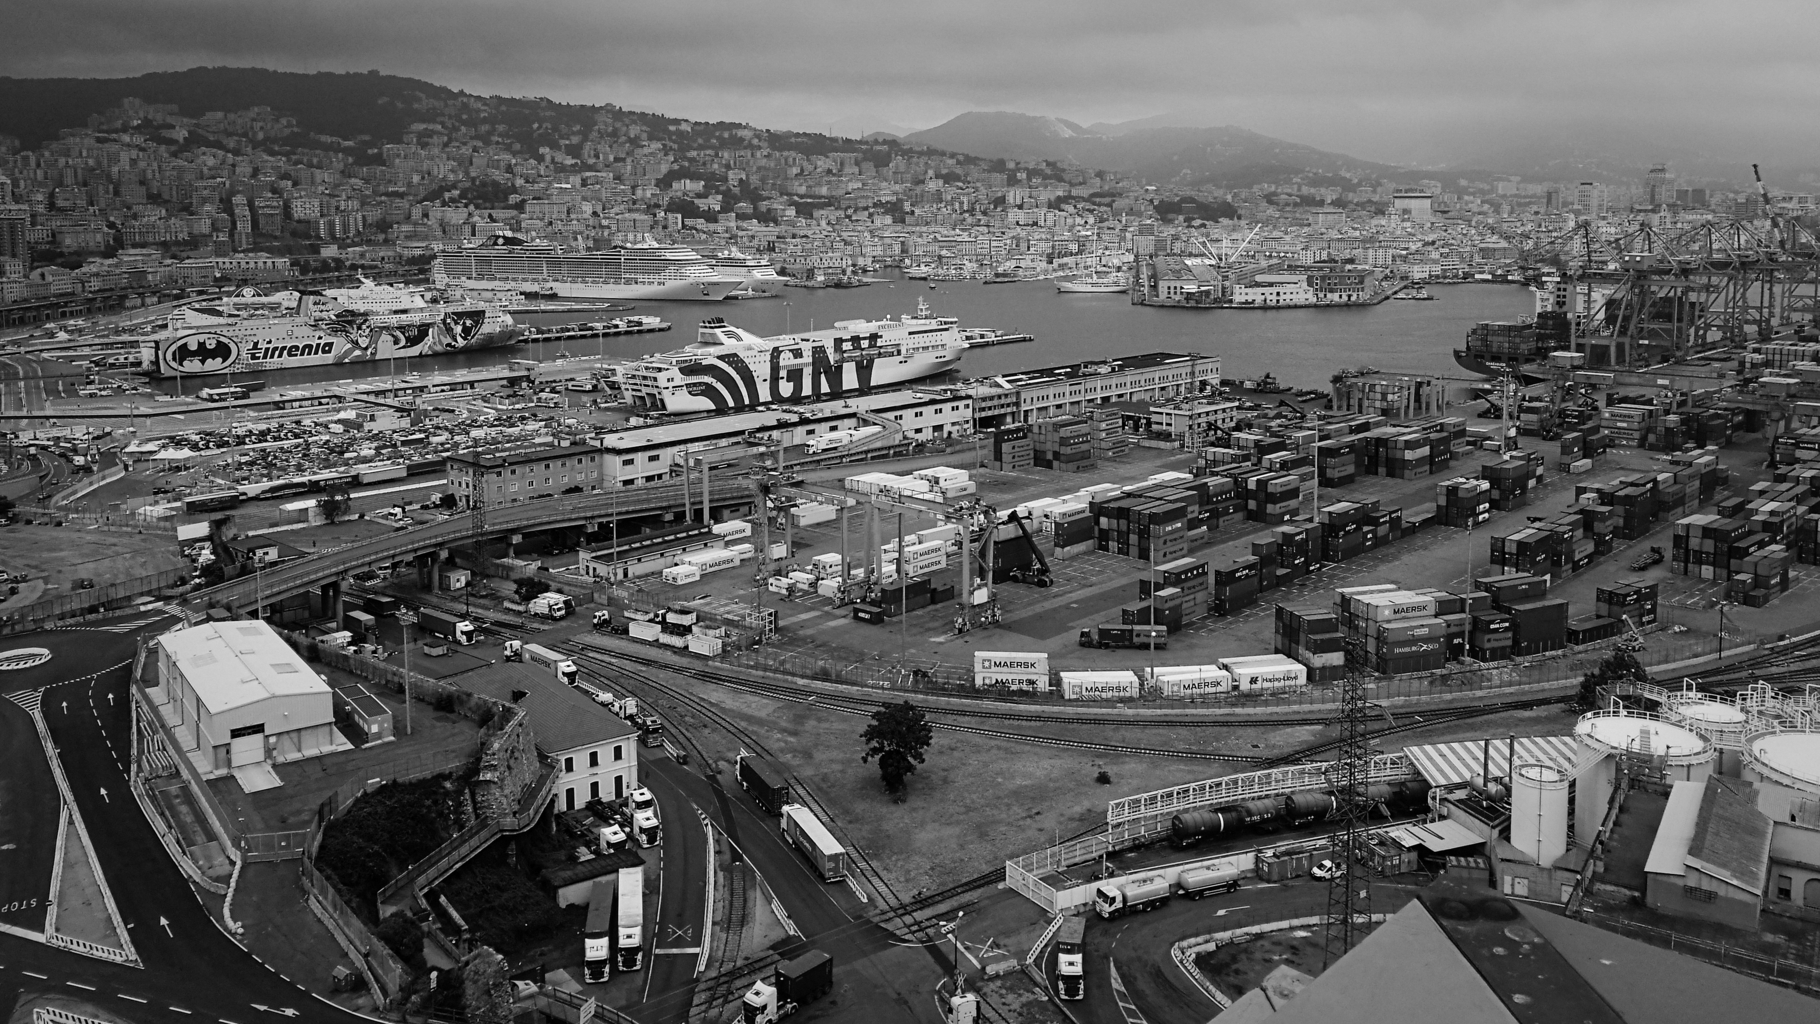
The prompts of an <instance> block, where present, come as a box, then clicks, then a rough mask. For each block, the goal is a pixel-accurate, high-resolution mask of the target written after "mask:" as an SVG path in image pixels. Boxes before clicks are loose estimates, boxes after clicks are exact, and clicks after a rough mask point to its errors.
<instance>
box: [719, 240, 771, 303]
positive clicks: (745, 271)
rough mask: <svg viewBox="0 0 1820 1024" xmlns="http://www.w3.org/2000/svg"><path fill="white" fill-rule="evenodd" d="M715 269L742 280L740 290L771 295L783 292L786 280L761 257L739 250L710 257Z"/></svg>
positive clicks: (768, 261) (724, 251)
mask: <svg viewBox="0 0 1820 1024" xmlns="http://www.w3.org/2000/svg"><path fill="white" fill-rule="evenodd" d="M708 262H709V263H710V264H712V265H713V266H714V269H715V270H716V271H718V272H720V273H721V274H722V275H724V276H726V277H736V278H739V279H740V290H741V291H745V292H753V293H759V294H767V295H768V294H771V293H774V292H779V291H782V290H783V287H784V278H783V275H782V274H779V273H778V272H777V268H776V267H774V266H772V265H771V261H770V260H768V259H765V258H763V257H761V256H748V255H746V254H745V253H743V252H740V251H739V250H738V249H733V248H727V249H722V250H721V251H720V252H717V253H715V254H714V255H712V256H709V257H708Z"/></svg>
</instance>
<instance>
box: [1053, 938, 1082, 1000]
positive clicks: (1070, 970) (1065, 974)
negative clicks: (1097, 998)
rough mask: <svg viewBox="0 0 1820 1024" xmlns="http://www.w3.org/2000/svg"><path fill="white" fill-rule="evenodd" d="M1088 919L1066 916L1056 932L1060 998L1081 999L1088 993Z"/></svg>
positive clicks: (1057, 979) (1056, 970)
mask: <svg viewBox="0 0 1820 1024" xmlns="http://www.w3.org/2000/svg"><path fill="white" fill-rule="evenodd" d="M1086 934H1087V919H1086V918H1084V917H1066V918H1063V919H1062V927H1061V930H1060V931H1058V932H1056V933H1055V994H1056V998H1058V999H1071V1000H1072V999H1080V998H1083V997H1085V996H1086V994H1087V973H1086V952H1085V951H1086Z"/></svg>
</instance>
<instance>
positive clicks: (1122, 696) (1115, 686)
mask: <svg viewBox="0 0 1820 1024" xmlns="http://www.w3.org/2000/svg"><path fill="white" fill-rule="evenodd" d="M1061 682H1062V696H1063V697H1064V698H1066V699H1067V700H1127V699H1131V698H1134V697H1136V696H1137V695H1138V678H1137V673H1136V672H1063V673H1061Z"/></svg>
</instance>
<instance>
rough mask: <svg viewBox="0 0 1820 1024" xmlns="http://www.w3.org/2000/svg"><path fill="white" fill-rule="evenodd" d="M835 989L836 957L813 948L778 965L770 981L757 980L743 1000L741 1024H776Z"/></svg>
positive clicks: (740, 1010)
mask: <svg viewBox="0 0 1820 1024" xmlns="http://www.w3.org/2000/svg"><path fill="white" fill-rule="evenodd" d="M833 988H834V958H833V957H831V956H829V955H828V954H826V953H824V952H822V951H821V950H819V949H812V950H810V951H809V952H807V953H804V954H803V955H802V956H799V957H797V958H796V959H794V960H789V961H785V962H784V963H781V964H778V965H777V968H776V969H775V970H774V971H773V972H772V974H771V980H770V982H769V983H768V984H767V983H766V982H764V981H762V980H761V981H755V982H753V983H752V987H751V988H750V989H747V990H746V996H745V998H744V999H743V1000H741V1001H740V1007H739V1013H740V1018H739V1019H740V1024H775V1022H776V1021H778V1020H780V1019H782V1018H784V1017H788V1016H789V1015H790V1014H793V1013H795V1012H796V1011H797V1010H799V1009H801V1008H802V1007H803V1006H804V1005H806V1004H808V1003H812V1002H814V1001H815V1000H817V999H820V998H821V997H822V996H825V995H827V994H828V992H829V991H830V990H831V989H833Z"/></svg>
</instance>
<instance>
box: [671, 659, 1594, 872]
mask: <svg viewBox="0 0 1820 1024" xmlns="http://www.w3.org/2000/svg"><path fill="white" fill-rule="evenodd" d="M696 692H697V693H698V694H699V695H700V696H702V697H703V698H705V699H707V700H710V701H712V702H713V703H714V704H715V705H716V706H718V707H719V708H721V709H722V710H723V711H724V712H725V713H726V714H727V716H728V717H729V718H731V719H733V720H734V721H736V722H737V723H738V724H739V725H741V726H742V727H743V728H745V729H747V730H748V731H750V732H751V733H752V734H753V735H754V736H756V737H757V738H758V739H759V741H760V742H762V743H763V744H764V745H765V747H766V748H767V749H768V750H769V751H770V753H771V754H773V755H774V756H776V757H777V758H778V759H779V760H780V761H782V762H783V763H784V764H785V765H787V766H788V767H789V769H790V770H791V771H794V772H795V773H796V774H797V775H798V776H799V777H800V778H802V779H803V781H804V782H806V783H807V784H808V785H809V787H810V788H811V789H812V790H813V791H814V792H815V794H816V796H818V797H819V798H820V799H821V800H822V801H823V802H824V803H825V804H826V805H827V807H828V809H829V811H830V812H831V813H832V815H833V816H834V818H835V820H836V823H837V824H838V825H839V826H840V827H841V828H842V829H843V830H844V831H845V833H846V835H847V837H848V838H849V839H850V840H851V841H852V842H853V843H854V844H856V845H857V846H858V847H859V848H860V849H861V850H862V851H863V852H865V853H866V855H867V856H869V857H870V858H871V859H872V861H873V863H874V864H876V865H877V866H878V868H879V869H880V870H881V871H883V872H885V874H886V876H887V877H888V878H889V880H890V882H891V884H892V885H893V887H895V888H897V889H898V891H899V895H902V896H906V897H907V896H909V895H910V894H911V893H913V892H915V891H917V890H919V889H939V888H942V887H944V886H946V885H949V884H952V883H953V882H955V881H958V880H960V879H963V878H969V877H972V876H973V875H976V874H979V873H980V872H983V871H986V870H988V869H990V868H992V867H994V866H995V865H998V864H1001V863H1003V862H1004V861H1005V860H1006V859H1007V858H1009V857H1016V856H1020V855H1022V854H1024V853H1028V852H1030V851H1033V850H1037V849H1041V848H1043V847H1045V846H1048V845H1050V844H1052V843H1053V842H1055V840H1056V839H1057V838H1058V837H1062V838H1066V837H1068V836H1072V835H1074V834H1076V833H1079V832H1081V831H1084V830H1086V829H1089V828H1091V827H1093V826H1095V825H1097V824H1099V823H1101V822H1103V821H1105V817H1106V803H1107V801H1108V800H1111V799H1114V798H1117V797H1124V796H1130V795H1133V794H1136V793H1143V792H1148V791H1151V790H1156V789H1164V788H1167V787H1170V786H1177V785H1182V784H1184V783H1188V782H1194V781H1197V780H1200V779H1208V778H1214V777H1218V776H1222V775H1227V774H1231V773H1233V772H1237V771H1244V770H1246V768H1247V766H1246V765H1244V764H1240V763H1238V762H1232V761H1213V760H1204V759H1199V758H1186V757H1166V756H1137V755H1129V756H1119V755H1105V754H1101V753H1098V752H1095V751H1088V750H1079V749H1071V748H1066V747H1052V746H1045V745H1038V744H1031V743H1019V742H1015V741H1011V740H998V739H990V738H983V737H977V736H968V735H965V734H960V733H955V732H949V731H944V730H941V729H937V730H936V733H935V742H934V744H933V745H932V746H931V747H930V748H929V751H928V760H927V763H925V764H924V765H923V766H922V767H921V768H919V769H918V770H917V772H916V774H915V775H913V776H911V779H910V784H909V789H908V792H907V794H906V796H905V799H904V800H903V802H901V803H899V802H897V801H895V800H894V799H893V798H892V797H891V796H890V795H889V794H887V793H886V792H885V790H884V787H883V785H882V784H881V783H880V782H879V776H878V769H877V767H876V766H875V765H872V764H862V763H861V762H860V754H861V753H862V744H861V742H860V733H861V732H862V731H863V729H864V728H865V721H866V720H865V719H862V718H860V717H858V716H854V715H848V714H841V713H837V712H833V711H827V710H822V709H818V708H815V707H813V706H804V705H801V704H781V705H780V704H778V703H776V702H773V701H770V700H767V699H765V698H761V697H754V696H750V695H747V694H741V693H735V692H732V691H729V690H725V689H722V688H719V687H713V686H700V687H696ZM659 706H660V707H661V708H662V711H663V714H664V716H665V717H666V718H667V719H669V720H670V721H671V722H672V724H673V725H674V726H675V727H677V728H679V729H680V730H683V731H686V732H688V733H689V734H691V735H693V736H695V737H697V738H698V739H699V740H700V741H701V742H702V743H703V744H704V746H705V747H706V748H707V749H708V750H709V751H710V753H711V755H712V756H714V757H715V758H716V759H717V760H719V761H721V762H722V769H723V771H730V770H731V761H732V758H733V757H734V755H735V754H736V753H737V752H738V750H737V745H736V744H734V743H733V741H731V740H730V739H728V738H727V736H726V734H725V733H724V732H723V731H722V730H720V729H718V728H715V727H713V726H712V725H711V724H710V723H708V722H706V721H704V720H703V719H701V718H700V717H699V716H696V715H692V714H690V713H688V712H686V711H683V710H681V709H678V708H675V707H673V706H670V705H668V704H667V702H663V701H661V700H660V701H659ZM1414 718H1415V716H1412V715H1408V714H1404V715H1399V716H1398V718H1397V719H1396V721H1397V724H1398V725H1407V724H1410V723H1411V722H1412V721H1413V720H1414ZM1573 722H1574V716H1573V715H1572V714H1571V713H1569V712H1567V711H1565V710H1564V709H1559V708H1545V709H1540V710H1533V711H1524V712H1516V713H1507V714H1502V715H1498V716H1495V717H1491V718H1485V719H1472V720H1468V721H1465V722H1461V723H1456V724H1450V725H1440V726H1435V727H1433V728H1427V729H1415V730H1412V731H1410V732H1405V733H1399V734H1397V735H1395V736H1393V737H1386V738H1385V739H1384V740H1382V741H1380V743H1378V744H1376V746H1378V747H1380V748H1381V749H1386V750H1398V749H1402V748H1403V747H1404V746H1407V745H1410V744H1418V743H1436V742H1443V741H1449V740H1460V739H1467V738H1476V737H1479V736H1494V737H1503V736H1505V735H1509V734H1512V733H1514V734H1516V735H1522V736H1530V735H1553V736H1559V735H1565V734H1567V733H1569V732H1571V731H1572V728H1573ZM1386 724H1387V723H1384V722H1382V721H1381V720H1379V721H1375V722H1373V723H1372V728H1374V729H1376V728H1382V727H1384V726H1385V725H1386ZM1031 731H1032V732H1033V733H1035V732H1040V733H1041V734H1043V735H1047V736H1055V737H1058V738H1076V739H1093V740H1098V741H1102V742H1107V743H1114V744H1120V745H1125V746H1141V747H1147V748H1149V749H1156V750H1212V751H1218V752H1221V753H1233V754H1239V755H1242V756H1255V757H1259V758H1262V757H1269V756H1271V755H1275V754H1282V753H1286V752H1289V751H1291V750H1295V749H1298V748H1300V747H1304V746H1307V745H1309V744H1312V743H1316V742H1320V741H1322V740H1327V739H1332V738H1334V736H1335V730H1334V729H1333V728H1332V727H1330V726H1268V725H1262V726H1243V727H1230V728H1228V727H1217V728H1209V727H1201V728H1195V727H1182V728H1110V729H1109V728H1104V727H1083V726H1074V727H1065V726H1044V727H1042V728H1041V729H1040V730H1038V729H1035V728H1032V729H1031ZM1101 771H1105V772H1107V773H1108V774H1109V775H1110V777H1111V779H1112V781H1111V784H1110V785H1106V784H1101V783H1098V782H1096V781H1095V779H1096V776H1097V775H1098V773H1099V772H1101Z"/></svg>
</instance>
